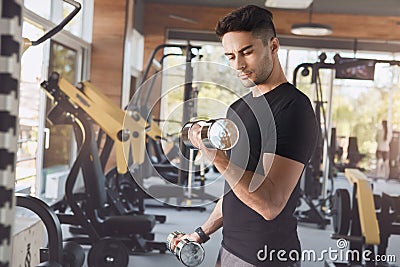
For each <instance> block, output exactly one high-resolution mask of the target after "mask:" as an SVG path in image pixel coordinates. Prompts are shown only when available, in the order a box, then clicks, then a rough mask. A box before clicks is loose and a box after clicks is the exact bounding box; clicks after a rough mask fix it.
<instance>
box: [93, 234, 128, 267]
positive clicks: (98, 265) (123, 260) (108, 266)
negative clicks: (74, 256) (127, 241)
mask: <svg viewBox="0 0 400 267" xmlns="http://www.w3.org/2000/svg"><path fill="white" fill-rule="evenodd" d="M128 262H129V255H128V250H127V248H126V247H125V245H124V244H123V243H122V242H121V241H119V240H115V239H111V238H103V239H100V240H99V241H98V242H96V243H95V244H93V245H92V247H91V248H90V250H89V254H88V265H89V267H126V266H128Z"/></svg>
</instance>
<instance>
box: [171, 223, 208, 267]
mask: <svg viewBox="0 0 400 267" xmlns="http://www.w3.org/2000/svg"><path fill="white" fill-rule="evenodd" d="M182 235H185V233H183V232H181V231H175V232H172V233H170V234H169V235H168V237H167V248H168V250H169V251H171V252H172V253H173V254H174V255H175V256H176V257H177V259H178V260H179V261H180V262H182V263H183V264H184V265H185V266H188V267H195V266H198V265H200V263H202V262H203V260H204V257H205V251H204V248H203V247H202V246H201V245H200V244H199V243H197V242H195V241H193V240H189V239H188V238H183V239H181V240H180V241H179V243H178V244H177V245H176V247H175V249H172V241H173V240H174V239H175V238H178V237H180V236H182Z"/></svg>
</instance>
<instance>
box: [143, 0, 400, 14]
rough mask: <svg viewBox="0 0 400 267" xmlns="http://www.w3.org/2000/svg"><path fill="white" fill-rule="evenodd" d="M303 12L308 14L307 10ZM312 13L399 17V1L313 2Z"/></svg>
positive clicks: (227, 1) (212, 2) (183, 0)
mask: <svg viewBox="0 0 400 267" xmlns="http://www.w3.org/2000/svg"><path fill="white" fill-rule="evenodd" d="M145 2H148V3H162V4H171V5H193V6H210V7H213V6H215V7H232V8H235V7H240V6H244V5H248V4H255V5H259V6H264V3H265V0H251V1H249V0H145ZM271 10H273V9H271ZM304 12H308V9H306V10H304ZM313 13H330V14H349V15H371V16H398V17H400V0H314V2H313Z"/></svg>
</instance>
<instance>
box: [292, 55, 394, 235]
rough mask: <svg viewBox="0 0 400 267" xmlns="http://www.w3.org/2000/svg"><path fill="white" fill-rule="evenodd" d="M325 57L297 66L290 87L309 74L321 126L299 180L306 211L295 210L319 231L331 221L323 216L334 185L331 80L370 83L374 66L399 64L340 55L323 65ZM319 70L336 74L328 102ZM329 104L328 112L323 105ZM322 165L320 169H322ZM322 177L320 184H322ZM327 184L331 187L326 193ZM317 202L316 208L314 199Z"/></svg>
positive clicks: (302, 220)
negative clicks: (324, 94)
mask: <svg viewBox="0 0 400 267" xmlns="http://www.w3.org/2000/svg"><path fill="white" fill-rule="evenodd" d="M326 58H327V56H326V54H325V53H322V54H321V55H320V56H319V62H315V63H302V64H300V65H298V66H297V67H296V68H295V70H294V72H293V84H294V85H295V86H296V83H297V75H298V72H299V71H300V70H301V75H302V76H309V75H310V73H311V76H310V78H311V84H312V85H313V86H314V88H315V96H316V100H315V114H316V118H317V121H318V124H319V125H320V126H321V127H320V130H319V138H318V142H317V148H316V150H315V152H314V154H313V155H312V157H311V160H310V163H309V165H308V166H307V168H306V170H305V172H304V174H303V176H304V177H303V179H302V180H303V181H302V184H303V186H302V189H301V199H303V200H304V201H305V203H306V204H307V205H308V207H309V209H308V210H306V211H300V210H297V211H296V215H297V216H298V219H299V221H301V222H309V223H316V224H317V225H318V227H319V228H322V229H324V228H325V227H326V225H327V224H329V223H330V220H329V219H327V218H326V216H329V215H331V202H332V196H333V191H334V184H333V177H332V176H333V166H334V162H333V159H334V153H335V151H334V147H335V146H334V142H336V140H334V139H335V137H334V136H333V135H332V129H331V125H330V124H331V122H330V121H331V102H332V91H333V79H334V78H337V79H362V80H373V79H374V72H375V64H377V63H387V64H390V65H397V66H399V65H400V62H399V61H395V60H376V59H358V58H342V57H341V56H340V55H339V54H336V55H335V56H334V63H327V62H325V60H326ZM320 69H330V70H334V71H335V76H333V75H332V79H331V83H330V88H329V90H328V91H329V97H328V101H327V102H326V101H324V100H323V97H322V88H321V80H320V76H319V70H320ZM326 104H328V111H326V109H325V106H324V105H326ZM354 157H356V158H359V157H360V155H354ZM354 161H355V159H353V160H352V159H350V166H349V167H354V166H353V165H354ZM321 163H322V166H323V170H321ZM321 177H322V182H321ZM329 181H330V184H331V188H330V190H328V183H329ZM314 199H318V204H317V205H315V204H314V202H313V200H314Z"/></svg>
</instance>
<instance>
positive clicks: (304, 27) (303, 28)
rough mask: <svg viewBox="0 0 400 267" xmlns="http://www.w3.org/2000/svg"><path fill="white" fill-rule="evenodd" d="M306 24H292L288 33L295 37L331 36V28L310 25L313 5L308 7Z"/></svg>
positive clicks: (314, 24)
mask: <svg viewBox="0 0 400 267" xmlns="http://www.w3.org/2000/svg"><path fill="white" fill-rule="evenodd" d="M309 10H310V11H309V16H308V23H298V24H293V25H292V28H291V29H290V32H291V33H293V34H295V35H305V36H325V35H330V34H332V28H331V27H330V26H328V25H324V24H318V23H312V10H313V4H311V5H310V7H309Z"/></svg>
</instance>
